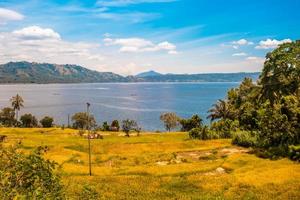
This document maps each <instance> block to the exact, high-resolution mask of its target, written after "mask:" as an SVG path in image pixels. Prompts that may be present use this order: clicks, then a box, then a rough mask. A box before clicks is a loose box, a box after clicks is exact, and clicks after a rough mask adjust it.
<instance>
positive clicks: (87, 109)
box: [86, 103, 92, 176]
mask: <svg viewBox="0 0 300 200" xmlns="http://www.w3.org/2000/svg"><path fill="white" fill-rule="evenodd" d="M90 105H91V104H89V103H86V112H87V131H88V144H89V174H90V176H92V161H91V139H90V126H89V123H90V121H89V120H90V119H89V117H90Z"/></svg>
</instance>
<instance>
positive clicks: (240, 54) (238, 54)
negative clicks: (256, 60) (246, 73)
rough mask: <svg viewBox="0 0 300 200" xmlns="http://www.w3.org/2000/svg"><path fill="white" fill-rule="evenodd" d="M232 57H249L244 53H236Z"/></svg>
mask: <svg viewBox="0 0 300 200" xmlns="http://www.w3.org/2000/svg"><path fill="white" fill-rule="evenodd" d="M232 56H247V54H246V53H244V52H240V53H234V54H232Z"/></svg>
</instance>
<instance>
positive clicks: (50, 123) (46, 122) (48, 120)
mask: <svg viewBox="0 0 300 200" xmlns="http://www.w3.org/2000/svg"><path fill="white" fill-rule="evenodd" d="M40 123H41V124H42V126H43V127H44V128H50V127H52V126H53V118H52V117H48V116H46V117H44V118H43V119H41V120H40Z"/></svg>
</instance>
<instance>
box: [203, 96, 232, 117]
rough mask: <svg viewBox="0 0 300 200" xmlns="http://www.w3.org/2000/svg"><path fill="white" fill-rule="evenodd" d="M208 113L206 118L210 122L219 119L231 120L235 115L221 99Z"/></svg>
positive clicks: (229, 106)
mask: <svg viewBox="0 0 300 200" xmlns="http://www.w3.org/2000/svg"><path fill="white" fill-rule="evenodd" d="M208 112H210V114H209V115H208V117H207V118H210V119H211V121H214V120H216V119H221V118H222V119H231V120H232V119H234V117H235V113H234V112H233V110H232V108H231V105H230V104H228V103H227V101H224V100H222V99H219V100H218V102H217V103H216V104H214V105H213V108H211V109H210V110H209V111H208Z"/></svg>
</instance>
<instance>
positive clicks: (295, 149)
mask: <svg viewBox="0 0 300 200" xmlns="http://www.w3.org/2000/svg"><path fill="white" fill-rule="evenodd" d="M289 157H290V158H291V159H292V160H295V161H298V162H300V146H294V145H292V146H290V147H289Z"/></svg>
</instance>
